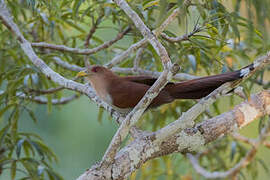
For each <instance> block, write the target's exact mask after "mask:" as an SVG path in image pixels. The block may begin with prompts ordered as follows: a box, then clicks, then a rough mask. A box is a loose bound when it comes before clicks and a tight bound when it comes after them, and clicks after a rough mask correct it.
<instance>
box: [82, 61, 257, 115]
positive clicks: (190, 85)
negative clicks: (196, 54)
mask: <svg viewBox="0 0 270 180" xmlns="http://www.w3.org/2000/svg"><path fill="white" fill-rule="evenodd" d="M253 70H254V65H253V64H250V65H248V66H246V67H244V68H242V69H239V70H237V71H233V72H226V73H223V74H218V75H211V76H205V77H201V78H197V79H192V80H186V81H182V82H169V83H167V84H166V86H165V87H164V88H163V89H162V90H161V91H160V93H159V94H158V95H157V96H156V97H155V98H154V99H153V101H152V102H151V103H150V105H149V107H148V108H156V107H158V106H161V105H163V104H167V103H171V102H173V101H174V100H176V99H201V98H203V97H205V96H207V95H208V94H210V93H211V92H212V91H214V90H215V89H216V88H218V87H219V86H221V85H222V84H224V83H226V82H231V81H235V80H238V79H241V78H243V77H245V76H247V75H248V74H249V73H250V72H251V71H253ZM77 77H86V80H87V81H88V82H89V83H90V84H91V86H92V87H93V89H94V90H95V92H96V94H97V95H98V96H99V97H100V98H101V99H102V100H103V101H105V102H106V103H107V104H109V105H111V106H112V107H113V108H114V109H115V110H117V111H119V112H120V113H127V112H129V111H131V110H132V109H133V108H134V107H135V106H136V105H137V103H138V102H139V101H140V100H141V99H142V97H143V96H144V94H145V93H146V91H147V90H148V89H149V88H150V87H151V86H152V85H153V84H154V83H155V81H156V80H157V79H156V78H153V77H151V76H143V75H138V76H119V75H117V74H115V73H114V72H112V71H111V70H110V69H108V68H106V67H103V66H100V65H93V66H91V67H90V68H88V69H86V70H82V71H80V72H79V73H78V74H77Z"/></svg>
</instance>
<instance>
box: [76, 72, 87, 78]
mask: <svg viewBox="0 0 270 180" xmlns="http://www.w3.org/2000/svg"><path fill="white" fill-rule="evenodd" d="M84 76H87V73H86V72H85V70H83V71H80V72H78V74H77V75H76V77H77V78H79V77H84Z"/></svg>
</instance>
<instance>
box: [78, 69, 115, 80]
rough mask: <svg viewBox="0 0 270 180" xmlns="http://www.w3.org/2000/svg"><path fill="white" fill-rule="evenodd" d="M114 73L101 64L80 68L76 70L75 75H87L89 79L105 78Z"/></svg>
mask: <svg viewBox="0 0 270 180" xmlns="http://www.w3.org/2000/svg"><path fill="white" fill-rule="evenodd" d="M114 76H115V74H114V73H113V72H112V71H111V70H109V69H107V68H105V67H103V66H98V65H95V66H92V67H91V68H90V69H86V70H82V71H80V72H78V74H77V76H76V77H87V78H88V79H89V80H90V81H91V80H93V79H97V78H106V77H114Z"/></svg>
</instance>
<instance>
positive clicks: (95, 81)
mask: <svg viewBox="0 0 270 180" xmlns="http://www.w3.org/2000/svg"><path fill="white" fill-rule="evenodd" d="M113 78H116V77H105V76H92V77H88V80H89V81H90V84H91V86H92V87H93V88H94V89H95V91H96V93H97V95H98V96H99V97H100V98H101V99H102V100H103V101H105V102H106V103H108V104H110V105H112V103H113V102H112V97H111V96H110V94H109V91H108V89H109V88H110V86H111V81H113Z"/></svg>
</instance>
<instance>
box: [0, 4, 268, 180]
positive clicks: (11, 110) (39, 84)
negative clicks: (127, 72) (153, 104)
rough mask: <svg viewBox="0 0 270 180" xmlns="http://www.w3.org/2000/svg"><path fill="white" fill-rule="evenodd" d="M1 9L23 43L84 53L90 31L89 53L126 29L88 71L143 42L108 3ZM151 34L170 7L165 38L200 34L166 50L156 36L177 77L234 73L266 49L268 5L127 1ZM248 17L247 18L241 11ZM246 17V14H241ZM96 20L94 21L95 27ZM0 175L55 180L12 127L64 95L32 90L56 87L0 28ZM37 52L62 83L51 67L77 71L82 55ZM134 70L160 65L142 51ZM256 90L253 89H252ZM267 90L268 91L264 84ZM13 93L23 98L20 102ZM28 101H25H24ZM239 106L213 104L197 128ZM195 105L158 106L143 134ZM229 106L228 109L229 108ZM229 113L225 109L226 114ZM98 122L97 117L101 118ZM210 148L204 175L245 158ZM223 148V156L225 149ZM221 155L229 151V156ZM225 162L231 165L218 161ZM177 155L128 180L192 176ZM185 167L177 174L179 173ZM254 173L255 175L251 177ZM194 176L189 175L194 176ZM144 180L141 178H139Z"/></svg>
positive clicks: (220, 144)
mask: <svg viewBox="0 0 270 180" xmlns="http://www.w3.org/2000/svg"><path fill="white" fill-rule="evenodd" d="M6 2H7V5H8V7H9V9H10V11H11V14H12V15H13V17H14V20H15V22H16V23H17V24H18V25H19V28H20V29H21V31H22V32H23V34H24V36H25V37H26V38H27V39H28V40H29V41H31V42H43V41H44V42H47V43H53V44H64V45H67V46H69V47H78V48H84V42H85V39H86V37H87V35H88V34H89V29H91V27H93V26H94V25H95V24H96V25H97V27H96V33H95V34H94V35H93V37H92V39H91V41H90V45H89V48H94V47H96V46H98V45H100V44H103V43H104V42H105V41H107V40H110V39H111V38H112V37H113V36H112V34H113V35H114V34H115V35H116V34H117V33H118V32H121V31H123V30H124V29H125V28H126V27H128V26H131V27H132V31H130V32H129V33H128V36H127V37H124V40H122V41H120V42H117V43H115V44H114V45H113V46H111V47H109V48H107V49H103V50H102V51H99V52H97V53H94V54H91V55H89V56H88V58H89V61H90V63H91V64H105V63H107V62H109V61H110V60H111V59H112V58H113V57H114V56H116V55H117V54H118V53H119V52H121V51H123V50H125V49H126V48H127V47H129V46H130V45H131V44H134V43H136V42H138V41H139V40H141V39H142V36H141V34H140V33H139V31H138V30H137V29H136V28H135V26H134V25H133V24H131V21H130V20H129V19H128V17H127V16H126V15H125V13H124V12H123V11H121V10H120V9H119V8H118V7H117V6H116V5H115V4H114V3H112V2H111V1H107V0H73V1H72V0H58V1H45V0H7V1H6ZM128 2H129V4H130V5H131V6H132V8H133V9H134V10H135V11H136V12H137V13H138V14H139V16H140V17H141V18H142V19H143V21H144V22H145V24H146V25H147V26H148V27H149V28H150V29H155V28H157V27H159V25H160V24H161V23H162V22H163V21H164V20H165V19H166V17H168V16H169V15H170V13H171V12H172V11H173V10H174V9H175V8H177V7H179V8H181V15H180V16H179V17H178V19H177V22H174V23H173V24H172V25H171V26H170V27H169V28H168V29H166V31H165V33H166V34H167V35H169V36H171V37H177V36H179V35H182V34H185V33H189V32H192V30H193V29H194V27H200V32H199V33H196V34H195V35H193V36H191V37H190V38H189V39H188V40H187V41H181V42H176V43H170V42H168V41H167V40H166V39H164V38H162V37H159V40H160V41H161V42H162V44H163V45H164V46H165V47H166V49H167V51H168V53H169V55H170V57H171V58H172V60H173V62H178V63H180V64H181V66H182V72H184V73H190V74H194V75H198V76H200V75H210V74H217V73H221V72H225V71H228V70H233V69H234V70H235V69H238V68H240V67H243V66H245V65H247V64H249V63H250V62H251V61H252V60H253V59H254V57H256V56H258V55H261V54H263V53H265V52H266V51H267V50H269V49H270V43H269V41H268V38H269V34H268V33H269V32H267V29H269V22H270V5H269V3H268V0H261V1H256V0H245V1H244V0H243V1H241V0H234V1H232V4H230V3H228V2H227V1H222V0H194V2H193V3H192V5H191V6H190V7H189V8H184V6H183V0H168V1H166V0H145V1H142V0H134V1H128ZM246 11H247V12H246ZM246 14H247V15H246ZM97 20H98V21H97ZM0 34H1V35H0V60H1V64H0V72H1V76H0V88H1V92H0V117H2V121H1V129H0V174H1V172H2V171H6V170H7V171H10V174H11V175H10V176H11V179H15V177H17V176H18V175H17V174H18V173H21V174H22V176H20V177H22V178H23V179H46V178H47V177H48V178H49V179H61V176H59V175H58V174H57V173H56V172H54V170H53V169H52V168H51V166H50V163H52V162H53V161H56V157H55V155H54V153H53V152H52V151H51V150H50V149H49V147H48V146H46V145H45V143H44V142H43V141H42V139H41V138H40V137H39V136H38V135H36V134H32V133H31V132H21V131H20V130H19V128H18V121H19V120H20V115H21V114H22V113H23V112H27V113H28V115H29V117H30V118H32V119H33V120H34V121H35V122H37V123H38V120H37V119H36V118H35V112H34V111H33V110H32V108H31V99H33V98H34V97H37V96H41V95H43V96H44V97H46V99H47V101H48V102H47V106H48V110H49V111H50V109H51V108H52V106H53V105H52V99H60V98H61V97H64V96H65V93H63V91H56V92H54V93H52V94H45V95H44V94H42V93H40V92H39V90H45V89H49V88H55V87H57V85H56V84H55V83H53V82H52V81H50V80H49V79H48V78H47V77H46V76H44V75H43V74H42V72H40V70H38V69H37V68H35V66H34V65H33V64H31V63H30V61H29V60H28V59H27V57H26V56H25V55H24V54H23V53H22V51H21V49H20V47H19V45H18V43H17V42H16V39H14V38H13V35H12V34H11V33H10V32H9V31H8V29H6V27H5V26H4V25H3V24H1V25H0ZM35 51H36V53H37V54H38V56H39V57H40V58H42V59H43V60H44V61H45V62H46V63H47V64H48V65H49V66H50V67H51V68H53V69H54V70H55V71H56V72H58V73H60V74H62V75H63V76H65V77H67V78H70V79H72V78H73V77H74V76H75V72H72V71H68V70H66V69H64V68H62V67H61V66H58V65H57V64H56V63H55V61H54V60H53V58H54V57H60V58H61V59H62V60H64V61H66V62H68V63H70V64H75V65H78V66H82V67H83V66H84V61H83V59H84V55H78V54H75V53H69V52H60V51H53V50H48V49H45V48H36V49H35ZM135 56H136V53H133V54H131V55H130V56H129V57H128V58H127V59H126V60H125V61H124V62H122V63H121V64H120V66H121V67H132V66H133V60H134V58H135ZM140 67H142V68H143V69H146V70H153V71H160V70H162V64H161V62H160V58H159V57H158V55H157V54H156V52H155V51H154V49H153V48H152V47H151V45H147V47H146V48H144V53H143V55H142V57H141V60H140ZM264 76H265V72H263V71H262V72H259V73H257V74H256V75H255V76H254V77H252V78H251V79H250V80H249V81H248V82H246V83H245V84H244V87H245V90H246V92H247V94H249V92H250V91H251V90H253V89H255V88H260V87H262V82H263V80H264V79H265V78H266V77H264ZM258 85H259V86H258ZM265 87H269V84H268V85H267V84H266V85H265ZM18 93H24V94H25V95H26V96H27V97H28V98H27V99H28V100H26V99H22V98H20V97H19V96H18ZM29 99H30V100H29ZM237 102H239V99H237V97H236V96H232V97H231V98H230V103H226V102H223V101H218V102H217V103H215V105H214V107H213V108H212V109H211V112H210V113H209V112H208V114H207V113H205V114H202V115H201V116H200V118H198V121H200V120H202V119H203V118H205V117H209V116H213V115H216V114H218V113H220V112H222V111H225V110H226V108H224V106H233V105H235V104H236V103H237ZM193 104H194V102H192V101H187V100H185V101H176V102H174V103H172V104H168V105H164V106H162V107H161V108H159V109H155V110H153V111H151V112H148V113H146V114H145V115H144V118H143V120H142V121H141V122H140V126H141V128H142V129H148V130H157V129H158V128H160V127H163V126H164V125H165V124H167V123H169V122H171V121H173V120H175V119H176V118H177V117H179V115H180V114H181V113H182V112H184V111H186V110H187V109H188V108H189V107H191V106H192V105H193ZM228 104H229V105H228ZM228 108H229V107H227V109H228ZM99 116H100V117H102V111H101V112H100V115H99ZM210 146H214V147H215V148H214V149H213V152H211V153H210V154H208V155H206V156H204V157H203V158H202V159H201V161H202V163H203V165H204V166H206V167H208V168H209V169H211V170H216V171H218V170H226V169H228V168H230V167H232V166H233V165H234V164H235V163H236V162H238V161H239V159H240V158H241V157H242V156H244V154H245V152H246V151H247V149H246V148H245V147H244V146H243V145H242V144H240V143H238V142H235V141H232V140H231V139H229V138H223V139H221V140H219V141H217V142H215V143H213V144H211V145H210ZM228 149H229V150H228ZM228 152H230V153H229V154H228ZM228 157H231V159H230V161H228V160H224V159H226V158H228ZM256 163H261V164H263V161H262V160H256V161H254V163H252V164H251V165H250V166H252V171H251V172H252V175H254V176H255V177H254V178H256ZM186 164H187V161H186V160H185V159H184V158H183V156H181V155H179V154H178V155H170V156H168V157H162V158H158V159H156V160H153V161H150V162H147V163H146V164H145V165H144V166H143V167H142V168H141V169H140V170H139V171H138V172H136V173H134V174H133V175H132V177H131V179H135V178H136V176H137V179H139V178H140V179H150V178H156V177H161V175H163V176H167V177H168V178H167V179H175V178H176V177H182V178H183V179H184V178H186V177H183V176H182V175H183V174H191V172H192V170H191V167H189V166H188V165H186ZM182 166H185V167H184V168H183V169H182V170H181V171H179V168H178V167H182ZM253 171H255V172H253ZM194 176H196V175H194ZM146 177H147V178H146Z"/></svg>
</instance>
